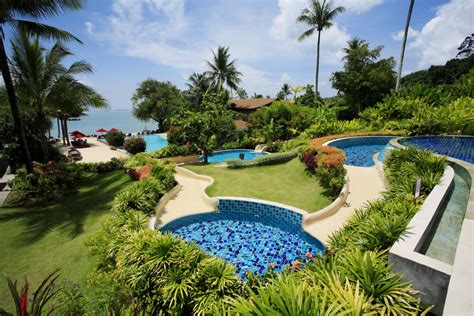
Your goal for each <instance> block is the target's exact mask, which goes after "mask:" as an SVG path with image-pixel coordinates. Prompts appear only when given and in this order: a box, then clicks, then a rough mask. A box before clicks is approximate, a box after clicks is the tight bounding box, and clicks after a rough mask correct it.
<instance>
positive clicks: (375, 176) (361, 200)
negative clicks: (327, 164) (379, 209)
mask: <svg viewBox="0 0 474 316" xmlns="http://www.w3.org/2000/svg"><path fill="white" fill-rule="evenodd" d="M346 170H347V174H348V176H349V196H348V197H347V200H346V203H345V205H344V206H343V207H341V208H340V209H339V211H337V212H336V213H335V214H333V215H331V216H329V217H326V218H323V219H321V220H320V221H317V222H315V223H313V224H311V225H308V226H306V227H305V230H306V231H307V232H308V233H310V234H311V235H313V236H314V237H316V238H317V239H319V240H320V241H322V242H323V243H326V242H327V241H328V238H329V236H330V235H331V233H332V232H334V231H337V230H338V229H339V228H341V227H342V226H344V223H345V222H346V221H347V219H348V218H349V217H350V216H351V215H352V214H354V211H355V210H356V209H358V208H360V207H362V206H364V204H366V203H367V201H370V200H375V199H377V198H378V197H380V193H381V192H382V191H383V190H384V185H383V182H382V180H381V178H380V176H379V173H378V170H377V168H376V167H375V166H374V167H370V168H367V167H355V166H346Z"/></svg>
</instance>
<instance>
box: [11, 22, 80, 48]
mask: <svg viewBox="0 0 474 316" xmlns="http://www.w3.org/2000/svg"><path fill="white" fill-rule="evenodd" d="M11 23H12V24H13V26H14V27H15V28H16V29H18V30H19V31H20V32H25V33H27V34H28V35H31V36H38V37H42V38H45V39H49V40H59V41H72V40H74V41H76V42H79V43H81V44H82V42H81V40H80V39H78V38H77V37H75V36H74V35H72V34H71V33H69V32H66V31H64V30H61V29H58V28H56V27H54V26H50V25H46V24H42V23H38V22H32V21H26V20H13V21H12V22H11Z"/></svg>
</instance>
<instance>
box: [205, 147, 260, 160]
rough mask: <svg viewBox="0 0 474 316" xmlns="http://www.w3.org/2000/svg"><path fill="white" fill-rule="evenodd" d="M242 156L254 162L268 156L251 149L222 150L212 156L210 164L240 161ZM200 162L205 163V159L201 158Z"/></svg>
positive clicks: (209, 158)
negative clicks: (229, 160)
mask: <svg viewBox="0 0 474 316" xmlns="http://www.w3.org/2000/svg"><path fill="white" fill-rule="evenodd" d="M240 154H244V160H252V159H255V158H257V157H260V156H265V155H268V153H265V152H263V153H262V152H256V151H254V150H251V149H235V150H221V151H215V152H214V153H213V154H212V155H210V156H209V157H208V161H209V162H210V163H213V162H224V161H226V160H227V159H239V158H240ZM199 160H201V161H203V160H204V157H202V156H201V157H199Z"/></svg>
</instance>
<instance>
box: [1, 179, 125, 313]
mask: <svg viewBox="0 0 474 316" xmlns="http://www.w3.org/2000/svg"><path fill="white" fill-rule="evenodd" d="M129 182H130V180H129V177H128V176H127V175H126V174H125V173H124V172H123V171H116V172H112V173H107V174H101V175H97V176H90V177H88V178H86V179H84V180H82V182H81V183H80V187H79V193H78V194H73V195H70V196H66V197H64V198H63V199H62V200H61V201H60V202H55V203H52V204H50V205H47V206H41V207H38V206H37V207H28V208H0V258H1V260H0V275H1V277H0V306H2V307H7V310H9V311H13V310H12V307H13V304H12V302H11V298H10V294H9V291H8V287H7V284H6V280H5V277H4V275H5V274H7V275H8V276H10V277H12V278H17V279H18V280H19V283H22V282H23V280H22V279H23V276H24V275H25V274H26V275H27V276H28V280H29V281H30V283H31V288H32V289H36V287H37V286H38V285H39V283H38V282H39V281H41V280H42V279H43V278H44V277H46V276H47V275H48V274H49V273H50V272H52V271H53V270H55V269H57V268H61V269H62V273H61V278H60V279H62V280H65V279H69V280H72V281H75V282H77V283H79V284H80V285H81V286H85V284H86V279H87V274H88V273H89V272H90V271H91V269H92V267H93V265H94V262H93V258H91V257H90V256H89V255H88V254H87V249H86V247H85V246H84V240H86V239H87V238H88V237H89V236H90V235H91V234H92V233H94V232H95V231H96V230H97V229H98V228H99V227H100V225H101V223H102V222H103V221H104V219H106V218H107V217H108V216H109V214H110V213H109V210H110V207H111V202H112V200H113V197H114V195H115V194H116V193H117V192H118V191H120V190H121V189H122V188H123V187H124V186H126V185H128V184H129Z"/></svg>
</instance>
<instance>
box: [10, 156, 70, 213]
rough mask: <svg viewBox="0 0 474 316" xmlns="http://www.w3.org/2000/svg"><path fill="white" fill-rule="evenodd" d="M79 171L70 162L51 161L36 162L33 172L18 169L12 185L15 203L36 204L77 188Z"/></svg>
mask: <svg viewBox="0 0 474 316" xmlns="http://www.w3.org/2000/svg"><path fill="white" fill-rule="evenodd" d="M78 179H79V173H78V172H77V170H76V169H75V168H74V167H72V166H71V165H70V164H66V163H55V162H50V163H48V164H35V165H34V166H33V172H32V173H30V174H28V173H27V172H26V169H24V168H21V169H18V170H17V172H16V175H15V178H13V180H12V181H10V183H9V184H10V186H11V188H12V190H13V191H14V192H15V194H14V195H13V203H14V204H25V203H28V204H34V203H37V202H42V201H46V200H49V199H57V198H59V197H61V196H63V195H64V194H66V193H67V192H68V191H71V190H73V189H75V188H76V184H77V180H78Z"/></svg>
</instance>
